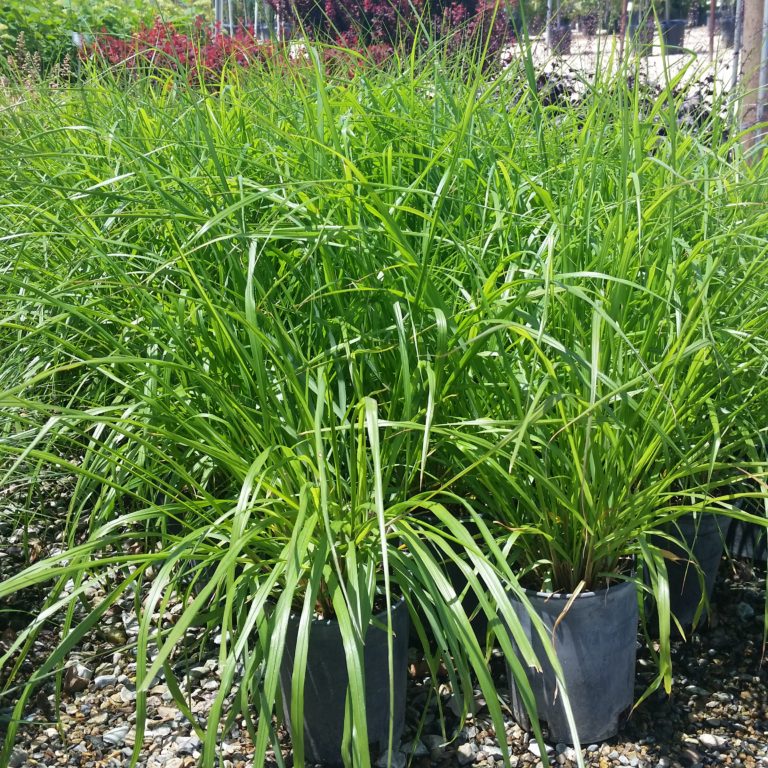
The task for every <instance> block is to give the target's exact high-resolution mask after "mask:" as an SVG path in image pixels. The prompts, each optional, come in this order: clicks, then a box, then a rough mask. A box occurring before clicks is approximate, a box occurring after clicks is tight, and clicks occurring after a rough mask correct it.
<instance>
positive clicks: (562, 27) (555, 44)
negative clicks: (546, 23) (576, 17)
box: [549, 24, 573, 56]
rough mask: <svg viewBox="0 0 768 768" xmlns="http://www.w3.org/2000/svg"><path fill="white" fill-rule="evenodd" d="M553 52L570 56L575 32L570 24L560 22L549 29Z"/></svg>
mask: <svg viewBox="0 0 768 768" xmlns="http://www.w3.org/2000/svg"><path fill="white" fill-rule="evenodd" d="M549 39H550V46H551V48H552V52H553V53H556V54H557V55H558V56H568V55H569V54H570V53H571V41H572V39H573V32H572V31H571V26H570V24H558V25H556V26H552V28H551V29H550V30H549Z"/></svg>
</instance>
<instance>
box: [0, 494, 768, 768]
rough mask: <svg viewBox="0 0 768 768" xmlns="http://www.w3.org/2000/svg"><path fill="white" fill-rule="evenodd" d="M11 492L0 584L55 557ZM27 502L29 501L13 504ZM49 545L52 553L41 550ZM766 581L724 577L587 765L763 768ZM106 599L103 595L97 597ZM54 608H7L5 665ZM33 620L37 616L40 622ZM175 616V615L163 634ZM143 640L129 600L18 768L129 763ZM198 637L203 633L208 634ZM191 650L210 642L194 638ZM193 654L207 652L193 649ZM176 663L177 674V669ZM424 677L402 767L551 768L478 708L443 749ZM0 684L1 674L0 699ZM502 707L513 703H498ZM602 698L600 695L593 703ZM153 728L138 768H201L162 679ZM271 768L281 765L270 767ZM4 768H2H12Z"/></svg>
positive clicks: (24, 598) (447, 701) (7, 604)
mask: <svg viewBox="0 0 768 768" xmlns="http://www.w3.org/2000/svg"><path fill="white" fill-rule="evenodd" d="M68 489H69V486H68V483H67V481H66V479H63V480H60V481H59V482H58V483H57V484H54V485H52V486H51V489H50V492H49V493H48V494H47V498H46V501H45V504H46V505H47V507H48V508H49V510H50V511H51V512H52V513H55V511H56V508H57V505H61V504H63V503H64V501H65V499H66V497H67V495H68V492H69V491H68ZM12 491H13V489H10V491H9V490H8V489H6V493H5V494H2V493H0V542H2V543H0V580H2V579H4V578H7V577H8V576H9V575H11V574H13V573H15V572H17V571H18V570H19V569H20V568H21V567H22V566H23V563H24V560H25V557H27V556H28V557H29V558H30V559H32V560H34V559H38V558H40V557H42V556H44V555H46V554H49V553H50V552H51V551H53V550H55V548H56V546H57V545H56V543H55V528H56V524H55V522H53V520H54V519H55V518H54V517H53V516H51V517H49V518H45V517H41V518H40V520H41V524H40V525H39V526H38V527H33V528H32V529H31V530H30V531H28V533H27V538H26V548H27V550H28V555H25V537H24V534H23V532H22V531H21V530H19V529H14V526H13V522H12V521H13V520H14V517H15V516H14V512H15V511H16V512H17V511H18V506H17V505H15V504H14V501H13V499H12V498H11V497H12V496H13V495H14V494H13V493H12ZM16 495H17V496H18V497H19V498H21V497H22V496H23V490H22V491H21V492H19V493H17V494H16ZM45 542H53V543H52V544H48V545H46V543H45ZM764 585H765V571H764V568H763V566H760V568H753V567H751V566H750V565H749V564H748V563H746V562H744V561H731V562H729V561H727V560H724V561H723V563H722V564H721V569H720V577H719V580H718V583H717V586H716V589H715V594H714V596H713V615H712V621H711V624H710V626H709V627H707V628H706V629H705V630H703V631H701V632H700V633H698V634H695V635H693V637H692V638H691V639H690V641H689V642H687V643H683V642H682V641H677V642H675V644H674V648H673V658H674V665H675V680H674V691H673V695H672V696H671V697H669V698H667V697H666V696H664V695H661V694H655V695H654V696H652V697H651V698H650V699H648V700H646V701H645V702H644V703H643V704H642V705H641V706H640V707H638V708H637V710H636V711H635V713H634V714H633V715H632V717H631V718H630V719H629V721H628V722H627V723H626V724H625V725H624V728H623V729H622V731H621V733H620V734H619V736H618V737H616V738H614V739H611V740H610V741H608V742H605V743H602V744H590V745H585V750H584V756H585V760H586V762H587V764H588V765H589V766H590V767H591V768H611V767H612V766H630V768H703V766H716V765H726V766H734V768H768V713H767V712H766V685H767V684H768V679H767V677H766V672H765V669H764V667H763V666H762V665H761V661H762V651H763V646H762V642H763V602H764V594H765V591H764ZM91 596H92V597H98V594H97V593H94V594H92V595H91ZM44 598H45V593H44V591H43V590H38V591H37V592H36V593H35V592H32V593H28V592H25V593H24V594H18V595H15V596H12V597H10V598H7V599H6V600H4V601H0V654H2V652H3V651H4V650H5V649H6V648H7V646H8V644H9V643H11V642H12V641H13V639H14V638H15V637H16V635H17V633H18V631H19V630H20V629H22V628H23V626H24V620H25V617H28V616H29V615H30V614H29V611H30V607H32V606H35V605H36V604H37V605H39V604H41V603H42V601H43V599H44ZM33 610H34V609H33ZM179 610H180V606H176V607H173V608H171V611H170V614H171V615H170V616H169V617H168V621H169V622H172V621H173V613H174V612H178V611H179ZM137 631H138V626H137V622H136V617H135V615H134V614H133V611H132V603H131V602H130V600H129V599H126V601H125V603H124V604H122V605H121V606H120V607H119V608H118V609H117V610H115V611H113V612H112V613H111V615H110V617H109V619H108V620H107V621H106V622H104V623H103V624H102V625H101V626H100V628H99V630H98V632H97V633H94V635H93V636H92V637H90V638H89V639H88V640H87V641H86V642H84V643H83V644H82V645H81V646H80V647H79V648H78V649H77V652H76V653H73V654H72V655H71V657H70V659H69V661H68V668H67V669H66V670H65V674H64V678H63V680H64V683H63V688H64V693H63V696H62V698H61V700H60V701H58V702H57V701H56V698H55V696H54V693H53V689H52V687H50V689H43V691H42V692H41V693H40V694H39V695H37V697H36V698H35V699H34V700H33V701H32V702H31V703H30V705H29V707H28V709H27V712H26V713H25V723H24V724H23V725H22V727H21V728H20V730H19V733H18V736H17V740H16V745H15V751H14V753H13V755H12V758H11V763H10V766H11V768H21V767H22V766H45V768H52V767H53V766H78V767H80V768H102V767H104V768H117V767H118V766H127V765H128V764H129V762H130V755H131V752H132V748H133V744H134V736H135V690H134V684H133V680H134V676H135V669H136V664H135V658H134V657H133V656H132V653H131V651H130V650H126V649H125V647H124V646H125V644H126V642H127V641H130V640H131V639H132V638H134V637H135V636H136V633H137ZM201 631H202V630H201ZM189 639H190V640H191V641H192V642H193V644H194V643H198V644H199V643H201V642H202V636H200V637H190V638H189ZM54 640H55V634H54V629H53V628H50V629H46V630H45V631H43V633H42V634H41V635H40V637H39V639H38V641H37V643H36V644H35V646H34V647H33V648H32V649H31V650H30V652H29V654H28V655H27V658H26V660H25V663H24V664H23V666H22V671H23V673H24V674H29V673H31V672H32V671H33V669H34V668H35V664H36V663H37V662H38V661H39V660H40V659H42V658H43V657H44V654H45V652H46V651H47V650H50V648H51V647H52V644H53V642H54ZM209 645H210V648H209V651H208V653H204V654H203V655H202V658H200V657H198V658H197V659H196V660H195V662H194V664H193V666H187V667H186V669H182V668H181V667H177V669H176V671H177V673H178V674H180V675H181V676H182V678H183V682H182V688H183V690H184V691H185V693H186V694H187V695H188V700H189V704H190V708H191V710H192V712H193V713H194V715H195V717H196V718H197V719H198V722H199V723H200V725H202V726H203V727H204V724H205V720H206V714H207V712H208V710H209V708H210V706H211V702H212V699H213V697H214V696H215V694H216V692H217V690H218V687H219V682H218V676H217V665H216V660H215V657H216V647H215V639H214V641H213V643H210V644H209ZM198 647H200V646H199V645H198ZM179 663H181V662H179ZM491 663H492V671H493V673H494V675H495V677H496V680H497V688H498V690H499V691H500V692H505V691H506V680H505V679H504V671H505V670H504V664H503V659H502V658H501V657H500V655H494V657H493V658H492V662H491ZM423 670H424V665H423V663H421V662H420V661H419V657H418V654H417V652H416V651H415V649H414V650H412V654H411V664H410V668H409V688H408V696H409V700H408V708H407V713H408V714H407V724H406V733H405V738H404V740H403V743H402V745H401V749H400V750H399V751H398V752H397V753H396V754H395V755H394V756H393V758H394V759H393V765H394V766H396V767H397V768H403V766H405V765H406V763H407V762H409V761H410V764H411V765H413V766H418V768H432V766H440V767H441V768H448V767H449V766H457V765H458V766H467V765H474V766H478V767H480V766H488V767H489V768H490V766H494V765H498V766H500V765H502V757H501V756H502V750H505V749H508V750H509V753H510V755H511V761H512V765H513V766H530V767H531V768H543V762H544V761H543V760H542V757H541V756H540V755H539V751H538V747H537V745H536V744H535V743H531V739H530V735H529V734H527V733H524V732H523V731H522V729H521V728H520V727H519V726H517V725H516V724H515V723H514V722H513V721H512V719H511V717H510V716H509V714H508V713H507V718H508V719H507V722H506V727H505V733H504V734H501V735H499V734H496V733H495V732H494V729H493V727H492V725H491V723H490V719H489V717H488V713H487V710H486V709H485V706H484V703H485V702H484V701H483V699H482V698H481V697H480V696H479V695H478V696H477V701H476V705H477V706H476V711H475V713H474V714H473V715H471V716H470V717H469V718H468V719H467V720H466V722H465V723H464V724H463V726H462V728H461V729H460V731H459V735H458V737H457V738H456V739H455V740H454V741H452V742H451V743H449V744H445V743H444V739H443V737H442V736H441V735H440V726H439V721H438V718H437V704H436V701H435V696H434V693H431V692H432V691H433V690H434V687H433V686H432V685H431V683H430V680H429V679H428V678H424V677H423V676H422V675H423V674H424V672H423ZM3 674H4V672H3V671H0V689H2V682H3ZM652 676H653V667H652V665H651V662H650V655H649V653H648V651H647V649H646V648H645V646H644V645H643V644H642V643H640V646H639V650H638V667H637V693H638V695H639V694H640V693H641V692H642V691H643V689H644V686H645V685H646V684H647V681H648V680H649V679H650V678H651V677H652ZM438 695H439V696H441V698H442V704H443V709H444V711H445V712H446V713H447V722H446V725H447V728H448V731H447V732H449V733H450V732H452V729H458V728H459V725H460V723H459V722H458V714H459V713H458V707H457V704H456V702H455V700H454V699H453V697H452V694H451V691H450V688H449V686H448V685H447V683H445V682H442V683H440V684H439V688H438ZM502 695H503V697H504V696H505V693H502ZM597 695H599V692H597ZM147 703H148V723H147V730H146V733H145V737H144V743H143V748H142V751H141V760H140V763H139V765H140V766H142V768H159V767H160V766H165V768H188V767H189V766H194V765H197V764H198V758H199V756H200V747H201V743H200V740H199V738H198V736H197V735H196V733H195V731H194V729H193V728H192V726H191V724H190V722H189V721H187V719H186V718H185V717H184V716H183V715H182V713H181V712H180V711H179V710H178V709H177V707H176V705H175V703H174V702H173V699H172V696H171V694H170V692H169V690H168V688H167V686H166V685H165V684H164V682H163V680H162V679H158V680H157V682H156V685H155V686H154V687H153V688H152V689H151V691H150V695H149V698H148V702H147ZM12 705H13V700H12V696H11V695H8V694H6V695H5V698H4V697H3V695H2V694H0V736H1V735H2V730H3V718H4V717H5V718H6V719H7V717H8V714H9V711H10V710H9V708H10V707H11V706H12ZM281 737H282V739H283V742H282V750H281V751H282V754H283V756H284V757H285V758H286V759H287V761H286V762H287V764H288V765H290V763H291V759H290V743H289V742H288V738H287V735H286V734H285V732H281ZM251 754H252V743H251V741H250V738H249V735H248V732H247V730H246V729H245V727H244V724H243V722H242V719H238V720H236V724H235V726H234V727H233V729H232V730H231V731H230V733H229V734H228V735H227V737H226V738H225V739H224V740H223V741H222V743H221V745H220V756H219V758H218V765H219V766H221V767H222V768H239V767H240V766H246V765H250V759H249V756H250V755H251ZM548 759H549V761H550V762H551V763H552V764H553V765H563V766H566V768H567V767H568V766H570V765H571V764H573V765H575V753H574V752H573V749H572V748H569V747H567V746H566V745H564V744H553V745H551V751H550V753H549V756H548ZM270 762H272V763H273V764H276V763H274V762H273V761H270ZM3 768H5V767H3Z"/></svg>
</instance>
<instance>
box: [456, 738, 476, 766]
mask: <svg viewBox="0 0 768 768" xmlns="http://www.w3.org/2000/svg"><path fill="white" fill-rule="evenodd" d="M476 754H477V745H476V744H473V743H472V742H471V741H468V742H467V743H466V744H460V745H459V747H458V749H457V750H456V759H457V760H458V761H459V765H469V764H470V763H474V762H475V755H476Z"/></svg>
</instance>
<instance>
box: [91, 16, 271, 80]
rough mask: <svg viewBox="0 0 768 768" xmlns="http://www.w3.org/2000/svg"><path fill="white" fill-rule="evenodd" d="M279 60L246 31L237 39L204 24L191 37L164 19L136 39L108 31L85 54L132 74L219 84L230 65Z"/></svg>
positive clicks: (239, 31) (237, 34)
mask: <svg viewBox="0 0 768 768" xmlns="http://www.w3.org/2000/svg"><path fill="white" fill-rule="evenodd" d="M276 55H277V51H276V49H275V47H274V46H273V45H272V44H271V43H270V42H262V41H259V40H257V39H256V38H255V37H254V35H253V33H252V32H251V31H250V30H248V29H246V28H244V27H240V28H238V29H237V30H236V31H235V32H234V33H233V34H231V35H230V34H224V33H223V32H222V31H221V29H218V28H216V27H213V28H212V27H211V26H210V25H208V24H206V23H205V22H204V20H203V19H202V18H199V19H198V20H197V22H196V24H195V28H194V30H192V31H190V32H189V33H185V32H179V31H178V30H176V28H175V27H174V26H173V24H168V23H165V22H163V21H162V20H160V19H156V20H155V23H154V24H153V25H152V26H151V27H147V26H142V27H141V28H140V29H139V30H138V31H137V32H135V33H134V34H133V35H131V37H130V38H121V37H115V36H114V35H110V34H108V33H107V32H106V30H102V32H101V34H99V35H98V36H97V37H96V39H95V40H94V42H93V43H91V44H90V45H88V46H86V47H85V48H83V49H82V52H81V56H82V57H84V58H95V59H98V60H100V61H103V62H106V63H108V64H111V65H115V66H118V65H119V66H120V67H122V68H123V70H124V71H126V72H127V73H128V74H136V75H138V74H147V73H152V72H159V71H168V70H170V71H174V72H179V73H183V74H186V75H187V76H188V78H189V80H190V81H191V82H211V81H213V80H215V79H216V78H217V77H219V76H220V75H221V71H222V69H223V68H224V66H225V65H226V64H233V63H234V64H239V65H241V66H249V65H253V64H262V63H264V62H265V61H268V60H273V59H274V58H275V57H276Z"/></svg>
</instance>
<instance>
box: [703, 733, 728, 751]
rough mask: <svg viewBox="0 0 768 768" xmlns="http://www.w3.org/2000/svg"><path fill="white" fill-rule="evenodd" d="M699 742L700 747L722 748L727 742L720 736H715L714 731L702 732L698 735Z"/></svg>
mask: <svg viewBox="0 0 768 768" xmlns="http://www.w3.org/2000/svg"><path fill="white" fill-rule="evenodd" d="M699 744H701V746H702V747H710V748H712V749H722V748H723V747H724V746H725V745H726V744H727V742H726V740H725V739H724V738H723V737H722V736H716V735H715V734H714V733H702V734H701V736H699Z"/></svg>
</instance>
